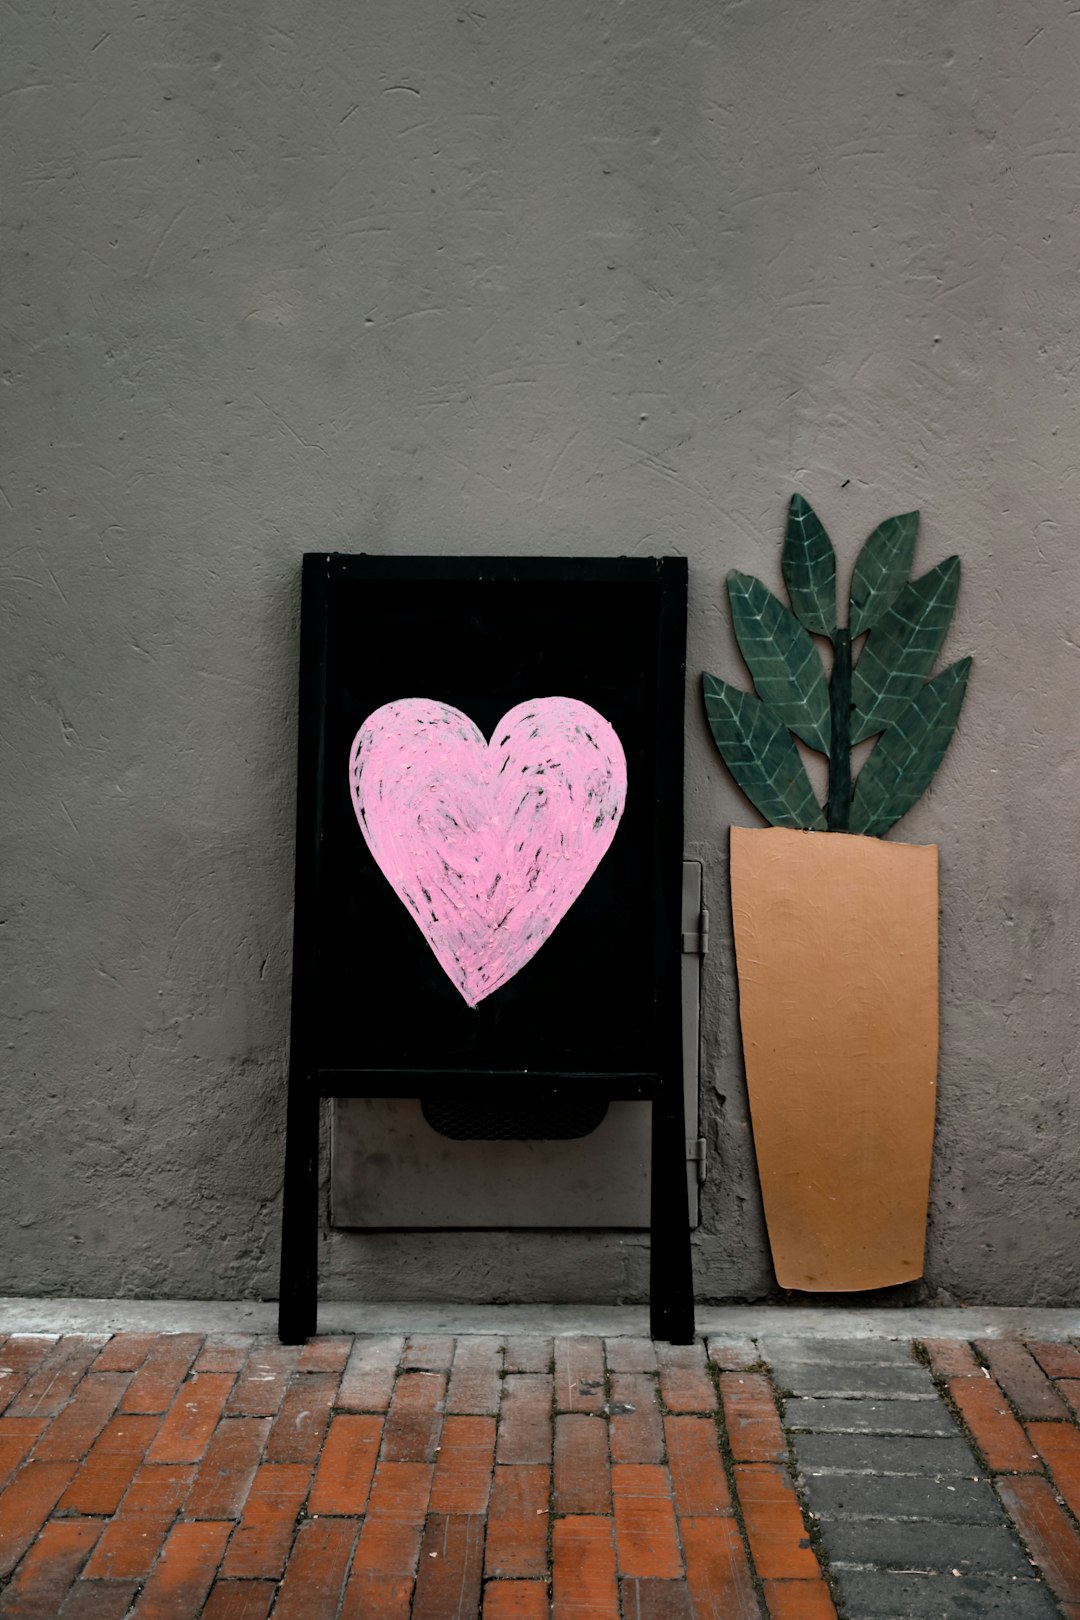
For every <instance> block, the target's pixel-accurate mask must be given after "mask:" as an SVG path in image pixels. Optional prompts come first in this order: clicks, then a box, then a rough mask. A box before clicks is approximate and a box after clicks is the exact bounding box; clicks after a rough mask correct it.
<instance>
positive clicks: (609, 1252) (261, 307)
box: [0, 0, 1080, 1304]
mask: <svg viewBox="0 0 1080 1620" xmlns="http://www.w3.org/2000/svg"><path fill="white" fill-rule="evenodd" d="M1078 61H1080V15H1077V14H1076V11H1075V8H1072V9H1070V8H1068V7H1066V6H1063V5H1061V4H1060V3H1059V0H1016V3H1014V4H1011V5H1008V6H1006V5H1001V4H998V3H996V0H953V3H951V4H942V3H941V0H912V3H910V4H907V5H904V6H882V5H866V4H865V3H863V0H819V3H817V4H813V5H807V4H798V3H796V0H786V3H781V0H745V3H737V0H710V3H705V0H666V3H660V4H658V3H656V0H545V3H544V4H533V5H525V4H512V3H511V0H469V3H468V4H467V5H463V6H461V7H458V6H455V5H452V4H449V3H447V0H412V3H411V4H408V5H402V4H401V3H400V0H365V3H364V4H356V3H355V0H308V3H306V4H305V5H302V6H298V5H295V4H287V3H285V0H233V3H232V4H230V5H227V6H218V5H213V6H211V5H198V4H195V5H185V6H180V7H177V6H168V5H165V4H164V3H163V0H151V4H149V5H148V6H142V7H135V6H133V5H130V4H128V3H126V0H97V3H95V4H94V5H93V6H84V5H77V4H75V3H74V0H59V3H58V4H56V5H53V6H47V7H43V6H29V5H24V6H22V7H20V8H19V14H18V15H16V13H15V12H14V11H13V12H12V14H11V16H10V17H9V34H8V41H7V48H6V50H5V52H4V58H3V62H2V63H0V90H2V97H0V112H2V115H3V118H4V119H5V121H6V135H5V139H4V146H3V149H4V152H5V161H6V164H7V165H8V168H9V175H8V179H7V183H6V185H5V187H4V192H5V198H6V218H5V227H6V235H5V273H4V299H5V310H6V317H7V321H8V324H9V328H10V334H11V335H10V337H9V338H8V340H7V341H6V342H5V346H4V361H3V365H4V373H3V383H4V387H3V391H2V394H0V398H2V400H3V403H4V435H3V439H4V449H3V455H4V460H5V468H4V472H3V478H2V487H3V500H2V503H0V505H2V512H3V518H4V531H5V538H4V541H3V547H4V559H5V560H4V570H3V579H4V587H3V604H2V605H3V621H4V628H3V637H2V641H0V661H2V678H3V691H4V695H5V696H4V704H3V716H2V722H0V750H2V760H3V769H2V772H0V793H2V800H3V802H2V806H0V839H2V852H3V879H2V902H3V903H2V908H0V918H2V926H0V950H2V952H3V986H4V988H3V992H2V1012H3V1025H2V1027H3V1030H4V1032H5V1033H4V1058H5V1062H4V1081H5V1083H4V1087H3V1102H2V1107H3V1111H4V1117H3V1124H2V1126H0V1130H2V1138H0V1139H2V1141H3V1145H4V1155H5V1157H4V1169H3V1174H2V1176H0V1229H2V1231H3V1234H4V1236H3V1241H2V1245H0V1251H2V1272H0V1288H2V1289H3V1290H4V1291H10V1292H22V1293H47V1292H56V1291H59V1292H81V1293H87V1294H115V1293H127V1294H163V1295H167V1294H171V1295H181V1296H182V1295H202V1296H230V1295H259V1294H273V1293H274V1291H275V1289H276V1262H277V1221H278V1215H279V1197H280V1188H281V1167H282V1124H283V1075H284V1062H285V1040H286V1024H287V1020H286V1013H287V999H288V987H289V948H290V947H289V941H290V888H291V861H292V813H293V812H292V801H293V786H294V782H293V758H292V755H293V722H294V688H295V680H296V654H297V581H298V560H299V557H300V554H301V552H302V551H304V550H307V549H340V550H349V549H356V550H360V549H363V550H369V551H383V550H385V551H388V552H390V551H393V552H402V551H414V552H422V553H439V552H443V551H446V552H471V551H475V552H508V553H521V554H524V555H541V554H543V555H548V554H554V555H572V554H577V553H595V554H604V555H612V556H614V555H619V554H622V553H638V554H652V553H657V552H661V553H662V552H681V553H684V554H685V555H686V556H688V558H689V560H690V567H691V585H692V609H691V630H690V654H689V662H690V669H691V671H692V674H693V677H694V679H693V680H692V683H691V686H690V695H689V702H688V709H687V735H688V762H687V847H688V850H689V851H690V852H700V853H701V854H702V855H703V856H704V858H705V860H706V863H707V868H708V882H709V887H710V893H711V903H712V907H713V915H714V918H715V919H716V927H715V930H714V939H715V941H716V948H715V950H714V954H713V955H712V957H711V958H710V960H709V963H708V967H707V985H706V1031H705V1033H706V1050H705V1066H704V1077H703V1084H704V1108H705V1116H706V1123H707V1130H708V1135H709V1137H710V1140H711V1146H712V1165H713V1169H712V1176H711V1179H710V1181H709V1184H708V1187H707V1189H706V1198H705V1206H704V1210H705V1221H704V1226H703V1228H702V1230H701V1232H700V1233H699V1235H698V1238H697V1265H698V1277H699V1292H700V1294H701V1295H702V1297H708V1298H712V1299H723V1298H755V1297H760V1296H762V1295H764V1294H766V1293H768V1292H769V1291H770V1289H771V1288H772V1274H771V1270H770V1266H769V1262H768V1258H767V1251H766V1247H765V1243H764V1238H763V1228H762V1222H761V1214H760V1207H759V1202H758V1196H757V1190H756V1179H755V1174H754V1169H753V1159H752V1152H751V1139H750V1134H749V1129H748V1123H747V1109H746V1099H745V1090H744V1083H743V1079H742V1075H741V1065H740V1059H739V1051H738V1043H737V1029H736V1009H735V1002H734V995H733V965H732V958H731V950H730V943H729V935H728V928H727V887H726V829H727V827H728V825H729V824H730V823H731V822H732V821H737V822H740V823H745V824H748V825H753V824H755V822H756V817H755V814H754V812H753V811H752V810H751V809H750V808H749V807H748V805H747V804H746V803H745V801H743V800H742V799H741V797H740V795H739V794H738V792H737V791H736V790H735V789H734V787H733V786H732V785H731V783H730V782H729V780H728V779H727V777H726V775H725V773H724V771H723V769H722V767H721V765H720V763H719V761H718V759H717V758H716V756H715V753H714V751H713V749H712V745H711V743H710V741H709V740H708V737H707V734H706V732H705V729H704V725H703V722H702V718H701V715H700V712H699V708H698V698H697V681H696V676H697V674H698V672H699V671H700V670H701V669H702V668H709V669H711V670H713V671H714V672H715V673H717V674H722V675H726V676H728V677H729V678H740V676H739V664H738V660H737V657H736V654H735V651H734V648H733V644H732V641H731V637H730V634H729V631H728V627H727V618H726V611H725V607H724V602H723V596H722V580H723V577H724V574H725V573H726V571H727V570H728V569H729V568H731V567H738V568H741V569H747V570H749V571H751V572H754V573H757V574H759V575H761V576H763V577H764V578H765V579H766V580H768V581H770V582H771V583H774V584H775V583H776V582H777V581H778V578H779V567H778V562H779V541H780V535H781V528H782V519H783V511H784V506H785V502H786V499H787V497H788V495H789V493H790V492H791V491H792V490H793V489H796V488H797V489H799V490H801V491H802V492H803V493H804V494H805V495H806V496H807V497H808V498H809V499H810V500H811V501H812V502H813V503H814V504H815V506H816V507H817V508H818V510H819V511H820V513H821V515H822V516H823V518H824V519H825V520H826V522H827V523H828V524H829V525H830V527H831V529H832V531H833V534H834V537H835V539H836V541H837V544H838V549H839V550H840V553H841V557H842V559H845V560H846V564H847V566H848V567H850V563H851V560H852V558H853V556H854V552H855V549H856V546H857V544H858V542H859V541H861V539H862V537H863V536H864V535H865V533H866V532H867V531H868V530H869V528H870V527H871V526H872V525H873V524H874V523H875V522H876V521H877V520H878V519H879V518H881V517H883V516H885V515H886V514H888V513H891V512H894V511H900V510H904V509H906V508H909V507H911V506H915V505H918V506H921V507H922V509H923V511H924V514H925V518H924V527H923V536H922V540H921V543H920V554H919V560H920V562H921V564H922V565H923V566H926V565H929V564H931V563H933V562H935V561H937V560H938V559H939V558H940V557H942V556H944V555H945V554H946V553H947V552H949V551H952V550H957V551H959V552H960V553H961V555H962V557H963V559H964V564H965V570H966V572H965V581H964V585H963V589H962V599H961V603H960V608H959V612H958V615H957V621H956V624H955V626H954V629H953V632H952V635H951V638H950V642H949V651H950V653H951V655H952V656H953V657H956V656H959V655H960V654H961V653H966V652H970V653H973V654H974V655H975V658H976V669H975V674H974V677H973V681H972V686H971V690H970V695H969V699H968V704H967V708H966V711H965V715H964V718H963V721H962V724H961V730H960V733H959V735H958V738H957V740H956V742H955V744H954V746H953V748H952V750H951V752H950V754H949V756H948V758H947V760H946V763H945V766H944V768H943V769H942V771H941V773H940V775H939V777H938V780H937V782H936V784H935V786H934V788H933V790H932V791H931V792H930V793H929V794H928V795H927V797H926V798H925V800H924V801H923V802H922V803H921V804H920V805H919V806H918V807H917V809H916V810H915V811H913V813H912V814H911V815H910V816H909V817H908V818H907V820H906V822H905V823H904V824H903V826H902V828H901V836H906V837H908V838H910V839H912V840H915V841H936V842H938V843H939V844H940V846H941V851H942V865H943V889H942V906H943V936H942V944H943V1036H942V1058H941V1101H940V1123H939V1139H938V1151H937V1161H936V1175H935V1183H934V1194H933V1214H932V1228H931V1241H930V1251H929V1262H928V1272H927V1279H928V1280H927V1293H928V1297H931V1298H938V1299H943V1300H944V1299H951V1300H958V1301H959V1300H973V1301H974V1300H982V1301H985V1300H996V1301H1000V1302H1003V1303H1021V1302H1028V1303H1036V1304H1051V1303H1055V1302H1064V1301H1067V1300H1069V1299H1075V1297H1076V1294H1077V1285H1078V1281H1080V1243H1078V1242H1077V1236H1078V1233H1077V1227H1078V1224H1080V1223H1078V1220H1077V1215H1078V1210H1080V1190H1078V1184H1077V1180H1076V1176H1075V1164H1076V1148H1077V1141H1078V1133H1080V1119H1078V1106H1080V1105H1078V1101H1077V1089H1076V1085H1075V1081H1074V1079H1073V1076H1074V1075H1075V1072H1076V1068H1077V1058H1078V1050H1077V1048H1078V1038H1077V1011H1076V997H1075V988H1074V979H1075V970H1076V961H1077V948H1078V944H1080V941H1078V934H1080V873H1078V868H1077V862H1076V855H1075V838H1074V833H1075V827H1076V819H1077V811H1076V805H1077V799H1078V789H1080V763H1078V758H1077V720H1076V716H1077V712H1078V703H1080V650H1078V646H1077V641H1078V639H1080V636H1078V629H1077V626H1078V623H1080V611H1078V609H1080V562H1078V559H1077V537H1076V530H1075V491H1076V478H1077V473H1076V454H1075V447H1076V443H1077V431H1078V428H1080V414H1078V402H1077V377H1078V376H1080V371H1078V359H1080V336H1078V333H1077V323H1076V319H1075V316H1076V275H1075V267H1076V264H1077V261H1078V257H1080V213H1078V211H1077V201H1078V189H1077V188H1078V182H1077V161H1076V151H1077V136H1078V123H1080V100H1078V98H1077V93H1076V76H1077V69H1078ZM324 1259H325V1272H326V1276H325V1284H324V1286H325V1288H326V1290H327V1292H328V1293H330V1294H336V1295H338V1296H339V1297H342V1296H346V1295H348V1294H350V1293H351V1292H353V1291H365V1292H368V1293H371V1294H376V1295H381V1296H384V1297H385V1296H397V1297H408V1296H410V1295H411V1296H415V1297H428V1298H444V1299H445V1298H450V1297H460V1298H464V1299H483V1298H510V1297H535V1298H541V1299H543V1298H560V1299H570V1298H575V1297H576V1298H591V1299H597V1300H615V1299H619V1298H636V1297H640V1296H641V1293H642V1289H643V1286H644V1282H645V1244H644V1240H643V1239H642V1238H639V1237H636V1236H635V1237H627V1238H625V1239H620V1238H619V1237H618V1235H610V1234H594V1235H591V1236H582V1237H579V1238H575V1237H574V1236H572V1235H571V1236H564V1237H559V1238H555V1239H550V1240H549V1239H547V1238H545V1237H543V1236H540V1235H532V1236H528V1235H527V1236H522V1235H517V1236H512V1237H505V1238H504V1237H498V1236H496V1237H490V1236H487V1235H477V1236H473V1237H469V1238H466V1239H464V1240H463V1239H461V1238H459V1237H457V1236H454V1235H445V1236H442V1237H436V1238H434V1239H429V1238H419V1239H418V1238H416V1237H407V1236H400V1237H394V1236H379V1237H367V1238H363V1237H357V1236H352V1235H342V1234H336V1235H333V1236H328V1237H327V1239H326V1245H325V1254H324Z"/></svg>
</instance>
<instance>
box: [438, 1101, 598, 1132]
mask: <svg viewBox="0 0 1080 1620" xmlns="http://www.w3.org/2000/svg"><path fill="white" fill-rule="evenodd" d="M420 1106H421V1109H422V1111H423V1115H424V1118H425V1119H426V1120H427V1122H428V1124H429V1125H430V1126H431V1128H432V1130H433V1131H438V1133H439V1135H440V1136H448V1137H450V1139H451V1141H454V1142H569V1141H571V1140H572V1139H573V1138H574V1137H579V1136H588V1135H589V1133H590V1131H595V1130H596V1127H597V1126H598V1125H599V1124H600V1123H601V1122H602V1120H603V1118H604V1116H605V1114H606V1113H607V1111H608V1105H607V1099H606V1098H605V1097H600V1098H593V1097H587V1098H583V1099H582V1100H581V1101H580V1102H570V1101H564V1100H562V1099H559V1100H557V1101H554V1102H535V1103H498V1102H482V1101H480V1102H478V1101H473V1100H471V1099H469V1098H461V1097H425V1098H423V1100H422V1102H421V1105H420Z"/></svg>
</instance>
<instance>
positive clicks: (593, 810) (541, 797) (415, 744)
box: [349, 697, 626, 1007]
mask: <svg viewBox="0 0 1080 1620" xmlns="http://www.w3.org/2000/svg"><path fill="white" fill-rule="evenodd" d="M349 781H350V784H351V787H352V800H353V808H354V810H355V811H356V819H357V821H359V823H360V830H361V831H362V833H363V835H364V837H365V839H366V840H367V844H368V848H369V849H370V850H371V853H372V855H373V856H374V857H375V860H376V861H377V863H378V865H379V868H380V870H381V871H382V873H383V875H384V876H385V877H386V879H387V880H388V882H389V883H390V885H391V887H392V888H393V889H394V891H395V893H397V894H398V895H399V896H400V898H401V899H402V900H403V901H404V903H405V905H406V906H407V907H408V908H409V911H410V912H411V914H412V916H413V917H414V918H415V920H416V923H417V925H418V926H419V928H420V930H421V932H422V933H423V935H424V938H425V939H426V940H427V942H428V944H429V945H430V946H431V949H432V950H433V951H434V953H435V956H436V957H437V959H438V961H439V964H440V966H441V967H442V968H443V970H444V971H445V972H446V973H447V975H448V976H449V977H450V979H452V980H453V982H454V984H455V985H456V986H457V988H458V990H459V991H460V992H461V994H462V996H464V998H465V1000H466V1001H467V1002H468V1004H469V1006H470V1007H475V1006H476V1004H477V1002H479V1001H482V1000H483V999H484V997H485V996H490V995H491V993H492V991H493V990H497V989H498V988H499V986H500V985H501V984H505V983H506V981H507V980H508V979H511V978H513V976H514V974H515V973H518V972H519V971H520V970H521V969H522V968H523V967H524V966H525V964H526V962H528V961H529V960H530V959H531V958H532V957H533V956H535V954H536V952H537V951H538V950H539V949H540V947H541V945H542V944H543V943H544V941H545V940H546V939H547V937H548V935H549V934H550V933H551V931H552V929H553V928H555V927H556V925H557V924H558V923H559V922H560V920H561V919H562V918H563V917H564V916H565V915H566V913H567V911H568V910H569V909H570V907H571V905H573V903H574V901H575V900H576V899H577V897H578V895H579V894H580V893H581V891H582V889H583V888H584V887H585V885H586V883H587V882H588V881H589V879H590V877H591V876H592V874H593V873H594V872H595V870H596V868H597V866H598V865H599V863H600V861H601V860H602V858H603V856H604V854H605V853H606V851H607V849H608V846H609V845H610V843H611V840H612V839H613V838H614V836H615V832H616V828H617V827H618V823H619V817H620V816H621V815H622V811H623V806H624V805H625V803H626V756H625V755H624V753H623V749H622V744H621V743H620V742H619V739H618V737H617V736H616V735H615V732H614V730H613V729H612V727H611V726H610V725H609V724H608V722H607V721H606V720H605V719H604V717H603V715H600V714H597V712H596V710H595V709H591V708H590V707H589V705H588V704H587V703H579V702H578V701H577V700H576V699H575V698H564V697H548V698H538V699H536V700H535V701H533V702H531V703H519V704H518V705H517V707H516V708H514V709H511V710H510V712H509V713H508V714H505V715H504V716H503V718H502V719H501V720H500V721H499V723H498V725H497V726H496V727H495V731H494V734H493V736H492V739H491V742H490V743H488V742H486V741H485V740H484V736H483V733H482V732H481V731H480V730H479V729H478V728H477V727H476V726H475V725H474V724H473V722H472V721H471V720H470V719H469V717H468V715H465V714H462V713H461V711H460V710H459V709H452V708H450V707H449V705H448V704H445V703H435V702H432V701H430V700H429V699H427V698H405V699H403V700H402V701H401V702H398V703H387V704H385V705H384V706H383V707H382V708H381V709H376V710H375V712H374V714H370V715H368V717H367V719H366V720H365V721H364V723H363V725H362V726H361V727H360V730H359V731H358V732H357V734H356V736H355V738H354V739H353V745H352V751H351V753H350V755H349Z"/></svg>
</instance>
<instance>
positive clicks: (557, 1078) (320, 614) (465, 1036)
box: [281, 554, 692, 1342]
mask: <svg viewBox="0 0 1080 1620" xmlns="http://www.w3.org/2000/svg"><path fill="white" fill-rule="evenodd" d="M685 622H686V565H685V562H684V561H683V560H682V559H679V558H663V559H618V560H608V561H605V560H574V561H556V560H553V559H542V560H541V559H535V560H533V559H528V560H526V559H508V558H485V559H457V558H455V559H435V558H381V557H365V556H343V555H330V556H327V555H325V554H321V555H314V556H307V557H305V559H304V575H303V597H302V634H301V682H300V742H299V777H298V800H297V803H298V812H297V858H296V924H295V941H294V969H293V1024H292V1056H291V1066H290V1102H289V1125H288V1141H287V1163H286V1192H285V1207H284V1216H283V1243H282V1293H281V1313H282V1314H281V1331H282V1337H283V1338H288V1339H289V1340H290V1341H291V1342H297V1341H298V1340H299V1339H302V1338H304V1337H306V1336H307V1334H308V1333H310V1332H311V1331H313V1330H314V1325H315V1298H316V1287H315V1269H314V1267H315V1239H316V1235H317V1232H316V1210H315V1176H316V1169H317V1166H316V1155H317V1136H318V1105H319V1099H320V1098H322V1097H346V1096H365V1097H378V1096H386V1097H391V1096H411V1097H422V1098H425V1099H441V1098H447V1097H452V1098H465V1097H473V1096H484V1097H488V1098H494V1097H501V1098H503V1099H506V1098H508V1097H513V1098H515V1099H517V1100H518V1101H521V1100H522V1099H525V1098H527V1099H529V1100H531V1101H541V1100H543V1099H544V1098H548V1097H557V1096H563V1097H566V1096H567V1095H568V1093H569V1092H571V1091H572V1093H573V1095H574V1097H575V1099H576V1100H578V1101H581V1100H583V1099H584V1098H585V1097H586V1096H595V1097H596V1098H605V1099H612V1098H626V1097H637V1098H647V1099H651V1100H652V1101H653V1104H654V1107H653V1119H654V1128H653V1137H654V1152H653V1198H654V1221H653V1255H654V1285H655V1283H656V1280H657V1279H656V1271H655V1267H656V1266H657V1265H658V1264H659V1263H660V1262H661V1261H662V1251H663V1252H666V1253H667V1262H666V1266H665V1271H666V1273H667V1280H666V1281H665V1286H664V1288H663V1290H662V1292H663V1298H662V1299H661V1300H659V1301H658V1299H657V1289H656V1286H654V1288H653V1320H654V1327H658V1328H659V1330H660V1336H664V1337H673V1336H674V1337H683V1336H685V1327H686V1316H687V1307H688V1305H689V1311H690V1322H691V1330H690V1331H691V1333H692V1301H690V1300H689V1247H688V1246H689V1223H688V1218H687V1214H686V1203H685V1167H684V1157H685V1143H684V1138H683V1126H682V1118H681V1116H682V1094H681V1068H680V991H679V950H680V934H679V929H680V916H679V885H680V876H681V860H682V738H683V683H684V648H685ZM676 1116H677V1118H676ZM658 1156H659V1157H658ZM669 1183H670V1185H669ZM676 1184H677V1185H676ZM680 1189H681V1193H680ZM658 1202H661V1203H662V1204H663V1207H662V1209H661V1210H659V1211H658V1209H657V1204H658ZM658 1216H659V1242H658V1226H657V1220H658ZM665 1234H667V1238H666V1239H665ZM672 1243H674V1244H675V1245H676V1246H677V1248H678V1252H679V1257H680V1258H679V1260H678V1262H677V1263H674V1256H673V1254H672V1252H671V1249H672ZM684 1250H685V1254H683V1251H684ZM672 1274H673V1275H674V1276H675V1277H676V1278H679V1277H681V1278H682V1286H681V1288H680V1287H674V1286H672V1285H671V1282H670V1277H671V1275H672ZM676 1295H678V1296H679V1297H678V1299H676Z"/></svg>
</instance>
